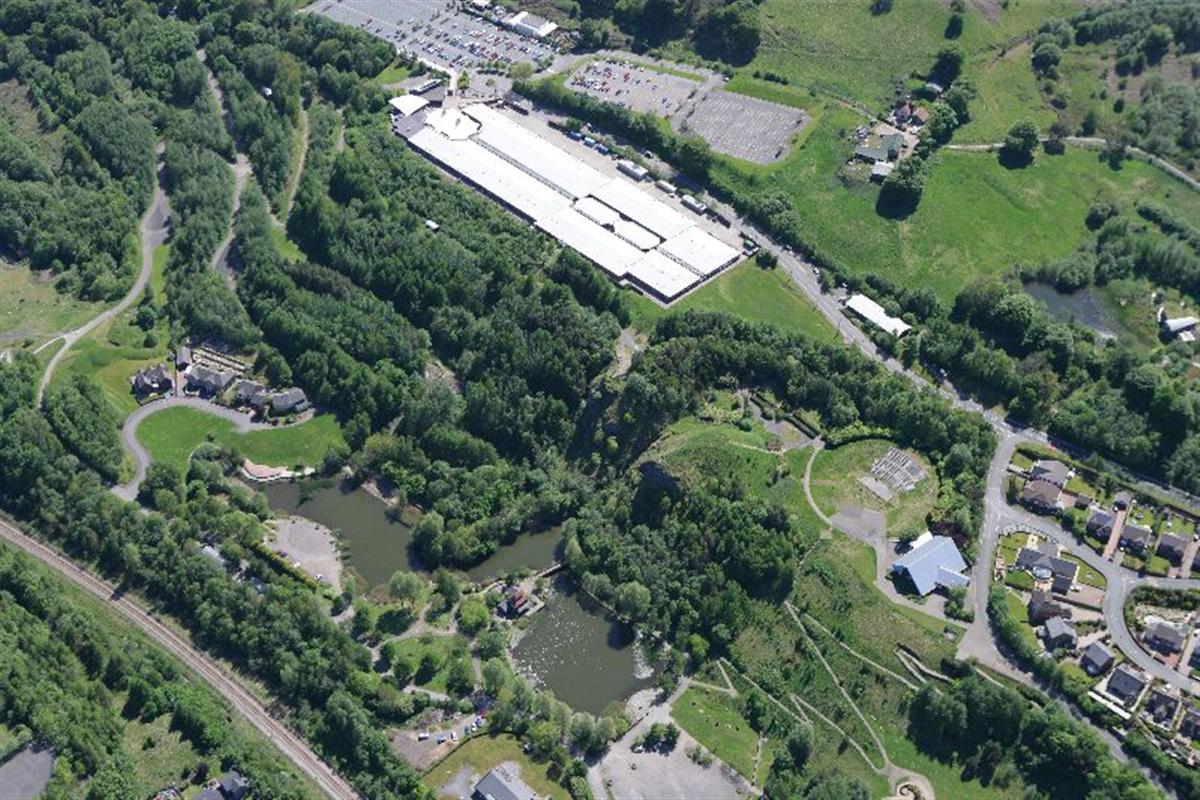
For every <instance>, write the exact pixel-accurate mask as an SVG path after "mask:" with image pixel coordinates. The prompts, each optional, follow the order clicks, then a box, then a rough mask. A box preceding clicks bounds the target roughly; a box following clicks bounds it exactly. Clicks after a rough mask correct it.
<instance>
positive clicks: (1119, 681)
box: [1108, 666, 1146, 708]
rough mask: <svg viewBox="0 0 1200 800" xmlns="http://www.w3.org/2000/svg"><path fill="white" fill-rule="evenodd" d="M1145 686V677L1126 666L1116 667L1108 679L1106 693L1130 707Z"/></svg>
mask: <svg viewBox="0 0 1200 800" xmlns="http://www.w3.org/2000/svg"><path fill="white" fill-rule="evenodd" d="M1145 688H1146V679H1145V678H1144V677H1143V676H1141V675H1138V674H1136V673H1134V672H1133V671H1132V670H1130V669H1129V668H1128V667H1124V666H1121V667H1117V668H1116V669H1115V670H1114V671H1113V674H1112V677H1110V678H1109V679H1108V693H1109V694H1110V695H1112V696H1113V697H1115V698H1117V699H1118V700H1120V701H1121V703H1122V704H1123V705H1124V706H1125V707H1126V708H1132V707H1133V705H1134V704H1135V703H1137V699H1138V697H1140V696H1141V694H1142V690H1143V689H1145Z"/></svg>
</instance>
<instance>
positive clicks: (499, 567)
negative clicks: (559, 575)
mask: <svg viewBox="0 0 1200 800" xmlns="http://www.w3.org/2000/svg"><path fill="white" fill-rule="evenodd" d="M562 541H563V539H562V529H561V528H557V527H555V528H551V529H549V530H545V531H539V532H538V533H522V534H521V535H520V536H518V537H517V538H516V539H514V540H513V541H512V542H511V543H510V544H502V545H500V547H499V549H497V550H496V552H494V553H492V554H491V555H490V556H488V557H487V558H485V559H484V560H483V561H480V562H479V563H478V564H476V565H475V566H473V567H471V568H469V569H468V570H467V577H469V578H470V579H471V580H473V581H475V582H477V583H483V582H485V581H489V580H492V579H495V578H499V577H501V576H503V575H504V574H506V573H508V572H512V571H513V570H518V569H521V568H522V567H524V568H527V569H531V570H541V569H544V568H546V567H549V566H550V565H552V564H553V563H554V561H555V559H556V558H557V557H558V556H559V555H560V550H561V548H562Z"/></svg>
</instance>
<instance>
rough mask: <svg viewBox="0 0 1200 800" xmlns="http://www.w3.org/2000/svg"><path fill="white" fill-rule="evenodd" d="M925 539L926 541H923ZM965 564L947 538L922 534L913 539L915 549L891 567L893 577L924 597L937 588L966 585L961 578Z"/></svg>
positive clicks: (952, 587)
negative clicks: (907, 584) (908, 583)
mask: <svg viewBox="0 0 1200 800" xmlns="http://www.w3.org/2000/svg"><path fill="white" fill-rule="evenodd" d="M926 536H928V538H926ZM966 568H967V562H965V561H963V557H962V554H961V553H959V552H958V548H957V547H956V546H955V545H954V540H953V539H951V538H950V537H949V536H929V535H928V534H925V535H924V536H921V537H920V538H918V539H917V540H916V542H915V543H914V547H913V548H912V549H911V550H909V551H908V552H907V553H905V554H904V555H902V556H900V558H898V559H896V561H895V563H894V564H892V574H893V575H895V576H897V577H901V578H905V579H907V580H908V581H909V582H911V583H912V585H913V587H914V588H915V589H916V590H917V594H919V595H921V596H922V597H924V596H925V595H927V594H929V593H930V592H932V591H933V590H934V589H937V588H939V587H941V588H944V589H955V588H958V587H960V586H966V585H967V582H968V579H967V576H965V575H963V574H962V573H963V571H964V570H966Z"/></svg>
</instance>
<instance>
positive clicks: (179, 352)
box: [175, 344, 192, 370]
mask: <svg viewBox="0 0 1200 800" xmlns="http://www.w3.org/2000/svg"><path fill="white" fill-rule="evenodd" d="M191 365H192V348H190V347H188V346H187V345H183V344H181V345H179V347H176V348H175V369H178V370H185V369H187V368H188V367H190V366H191Z"/></svg>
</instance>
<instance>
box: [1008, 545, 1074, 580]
mask: <svg viewBox="0 0 1200 800" xmlns="http://www.w3.org/2000/svg"><path fill="white" fill-rule="evenodd" d="M1051 552H1057V550H1041V549H1039V550H1035V549H1033V548H1032V547H1022V548H1021V549H1020V550H1018V551H1017V563H1016V567H1017V569H1023V570H1025V571H1027V572H1028V573H1029V574H1031V575H1032V576H1033V577H1035V578H1037V579H1038V580H1046V579H1048V578H1059V577H1062V578H1067V579H1068V580H1071V581H1074V580H1075V573H1076V572H1078V571H1079V565H1078V564H1076V563H1075V562H1074V561H1068V560H1066V559H1065V558H1059V557H1058V556H1057V555H1050V553H1051Z"/></svg>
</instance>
